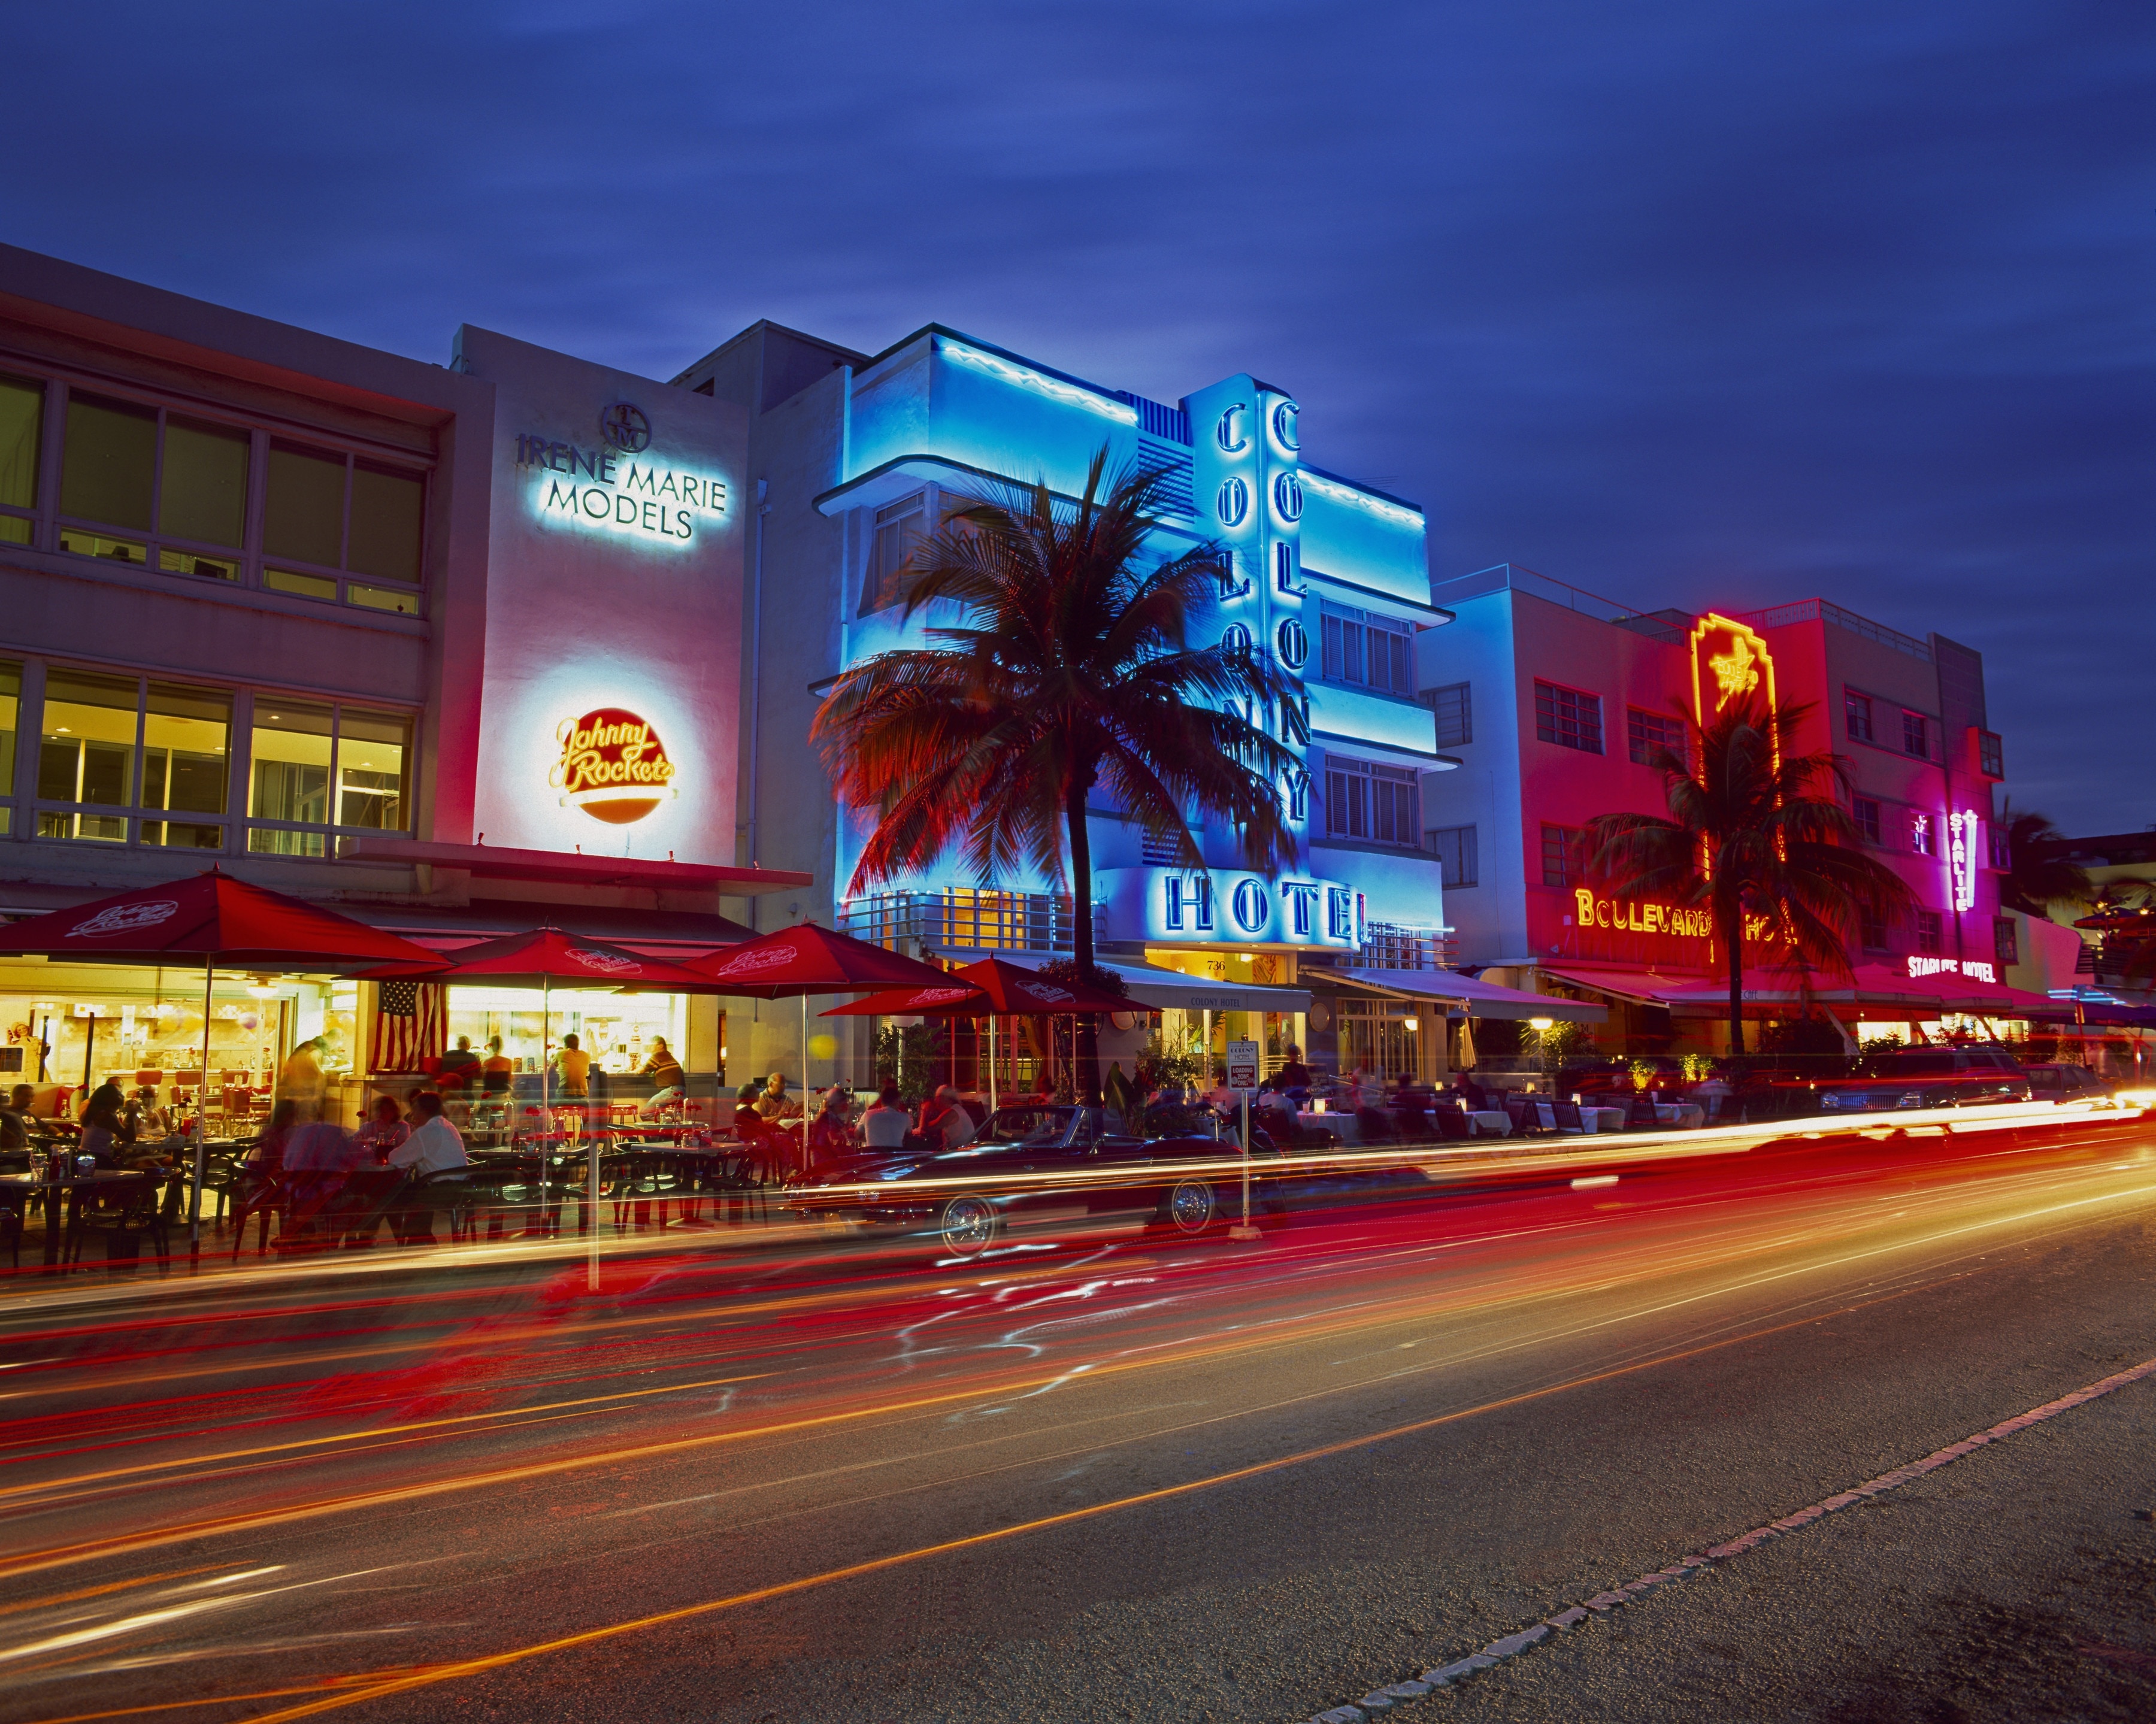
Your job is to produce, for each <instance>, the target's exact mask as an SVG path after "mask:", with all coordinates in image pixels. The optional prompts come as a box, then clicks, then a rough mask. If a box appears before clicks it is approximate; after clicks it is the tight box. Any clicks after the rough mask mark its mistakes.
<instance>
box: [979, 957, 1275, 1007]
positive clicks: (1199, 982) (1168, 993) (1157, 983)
mask: <svg viewBox="0 0 2156 1724" xmlns="http://www.w3.org/2000/svg"><path fill="white" fill-rule="evenodd" d="M936 956H937V957H944V958H956V957H962V958H965V959H967V960H968V961H969V962H970V961H971V960H973V959H975V958H983V957H999V958H1002V959H1004V961H1005V962H1008V963H1014V964H1017V965H1018V966H1019V967H1021V968H1024V969H1028V970H1037V969H1039V967H1041V965H1043V964H1045V963H1047V962H1050V960H1051V959H1054V958H1061V959H1063V960H1065V962H1068V961H1069V959H1070V953H1069V952H992V951H987V950H978V951H977V950H974V949H973V948H972V947H968V948H966V949H965V950H964V951H960V950H958V949H957V948H956V947H937V948H936ZM1098 967H1100V968H1101V969H1102V970H1105V971H1106V972H1108V973H1109V974H1110V975H1113V976H1120V977H1122V979H1123V983H1124V985H1125V986H1126V987H1127V988H1129V989H1130V997H1131V998H1132V1001H1133V1002H1134V1003H1137V1004H1138V1005H1142V1006H1150V1007H1152V1008H1153V1009H1154V1010H1155V1011H1157V1012H1307V1011H1308V1010H1309V1009H1310V990H1309V989H1308V988H1266V987H1263V986H1260V984H1258V983H1253V982H1224V981H1222V980H1220V979H1219V977H1214V976H1185V975H1183V973H1182V972H1180V971H1177V970H1163V969H1162V968H1160V967H1158V965H1155V964H1123V963H1108V962H1100V963H1099V966H1098Z"/></svg>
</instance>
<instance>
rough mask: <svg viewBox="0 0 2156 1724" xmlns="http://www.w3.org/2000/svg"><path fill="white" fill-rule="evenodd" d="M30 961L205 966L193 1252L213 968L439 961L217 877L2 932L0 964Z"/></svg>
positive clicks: (359, 925)
mask: <svg viewBox="0 0 2156 1724" xmlns="http://www.w3.org/2000/svg"><path fill="white" fill-rule="evenodd" d="M29 954H39V955H42V956H44V957H54V958H62V959H72V960H73V961H74V962H77V963H102V964H168V963H170V962H172V960H173V959H174V958H179V957H185V958H189V959H196V958H198V959H200V960H201V961H202V966H203V1075H202V1092H203V1093H202V1095H201V1097H200V1100H199V1105H198V1106H197V1107H196V1109H195V1166H194V1191H193V1195H192V1196H191V1198H190V1199H189V1202H188V1213H187V1221H188V1237H189V1243H190V1244H193V1245H194V1246H199V1245H200V1244H201V1243H202V1182H203V1137H204V1135H205V1134H206V1133H207V1131H208V1117H209V1025H210V1012H211V1009H212V1000H211V988H212V987H213V983H214V981H215V978H216V974H217V967H218V965H219V964H223V966H224V967H226V968H227V969H280V970H285V969H310V970H352V969H357V968H359V967H362V966H368V965H376V964H382V963H395V964H399V965H413V966H421V967H434V966H435V965H437V964H438V963H439V959H438V958H437V957H435V955H434V953H433V952H429V951H428V950H427V948H426V947H423V946H415V945H413V943H412V942H410V941H409V940H402V939H399V938H398V936H396V935H394V934H385V933H384V932H382V930H381V929H379V928H370V927H368V926H367V924H366V923H364V922H357V921H352V918H351V917H349V916H339V915H337V914H336V912H335V911H329V910H324V909H322V908H321V906H319V905H314V904H309V903H305V902H304V901H303V900H300V899H298V898H288V897H286V896H285V895H284V894H283V893H282V892H272V891H269V890H266V889H265V888H264V887H261V886H255V885H249V884H248V883H247V882H246V881H245V880H235V879H234V878H233V876H232V875H228V874H225V873H223V872H222V871H221V870H218V869H215V868H213V869H211V870H209V871H208V873H206V874H198V875H195V876H194V877H193V879H192V880H173V881H171V882H169V883H168V884H167V885H157V886H140V887H137V888H136V890H133V891H131V892H120V893H116V894H115V895H113V896H111V897H110V898H100V899H98V900H96V901H95V902H94V903H90V904H79V905H77V906H75V907H74V909H72V910H56V911H52V912H50V913H49V914H48V915H45V916H32V917H30V918H28V920H27V921H19V922H15V923H13V924H11V925H10V926H8V927H6V928H5V929H0V955H6V956H9V957H17V956H26V955H29Z"/></svg>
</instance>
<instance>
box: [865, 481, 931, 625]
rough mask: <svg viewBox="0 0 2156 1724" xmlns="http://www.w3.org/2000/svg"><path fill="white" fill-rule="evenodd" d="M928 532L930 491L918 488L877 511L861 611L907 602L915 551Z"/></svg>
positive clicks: (871, 535)
mask: <svg viewBox="0 0 2156 1724" xmlns="http://www.w3.org/2000/svg"><path fill="white" fill-rule="evenodd" d="M927 531H928V493H927V491H926V490H918V491H916V492H915V493H914V494H913V495H911V496H910V497H901V498H900V499H899V500H898V501H896V503H890V504H886V505H885V506H884V507H882V508H880V509H879V510H877V511H876V512H875V525H874V526H873V528H872V530H871V532H870V539H869V566H868V569H867V572H866V575H865V578H864V579H863V581H862V582H861V614H862V615H863V616H865V617H866V616H870V615H873V614H874V613H875V612H877V611H880V610H888V609H889V608H891V606H893V605H896V604H902V603H905V602H906V577H907V576H908V575H909V574H910V573H911V572H912V562H913V553H914V552H915V551H916V550H917V549H918V548H919V547H920V545H921V540H922V539H923V538H924V537H926V536H927Z"/></svg>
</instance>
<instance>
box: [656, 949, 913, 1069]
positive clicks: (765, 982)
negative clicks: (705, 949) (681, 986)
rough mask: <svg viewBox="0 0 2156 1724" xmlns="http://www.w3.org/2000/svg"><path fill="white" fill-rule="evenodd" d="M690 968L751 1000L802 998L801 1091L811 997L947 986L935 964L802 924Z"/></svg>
mask: <svg viewBox="0 0 2156 1724" xmlns="http://www.w3.org/2000/svg"><path fill="white" fill-rule="evenodd" d="M686 967H687V968H689V969H691V970H694V971H696V972H697V973H698V974H699V975H701V976H702V977H706V979H707V980H709V981H712V982H716V983H721V984H723V989H722V991H723V992H725V993H733V994H741V995H743V996H745V997H747V998H751V999H762V1000H778V999H794V998H798V999H799V1000H800V1002H801V1087H802V1088H803V1090H807V1088H808V996H809V995H810V994H812V993H865V992H867V991H868V990H869V989H870V988H935V987H940V986H944V985H947V983H946V978H945V976H944V972H942V971H941V970H939V969H937V967H935V966H934V965H933V964H924V963H923V962H921V960H920V959H918V958H912V957H906V956H905V955H904V954H903V953H902V952H893V951H891V950H890V949H889V948H888V947H882V946H871V945H870V944H869V943H868V942H866V941H865V940H853V939H849V938H848V937H847V936H845V935H844V934H839V933H834V932H833V931H831V930H830V929H829V928H824V927H819V926H817V925H816V924H815V923H814V922H802V923H799V924H798V925H797V926H793V927H790V928H781V929H779V930H778V931H777V932H776V933H772V934H765V935H762V936H759V937H757V939H754V940H744V941H743V942H742V943H741V944H740V945H738V946H728V947H723V948H722V949H721V950H720V951H717V952H712V953H711V955H710V956H709V957H698V958H690V960H689V961H688V962H687V965H686Z"/></svg>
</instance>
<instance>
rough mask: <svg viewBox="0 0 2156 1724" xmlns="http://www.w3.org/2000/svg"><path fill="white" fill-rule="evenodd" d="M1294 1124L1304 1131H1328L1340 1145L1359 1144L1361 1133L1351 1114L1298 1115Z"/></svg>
mask: <svg viewBox="0 0 2156 1724" xmlns="http://www.w3.org/2000/svg"><path fill="white" fill-rule="evenodd" d="M1295 1122H1296V1125H1298V1126H1301V1128H1302V1129H1303V1130H1304V1131H1330V1132H1331V1133H1332V1135H1333V1136H1334V1137H1337V1138H1338V1139H1339V1140H1340V1141H1341V1142H1342V1143H1360V1142H1362V1141H1363V1137H1362V1133H1361V1131H1359V1130H1358V1127H1357V1126H1356V1124H1355V1116H1354V1115H1353V1114H1352V1113H1344V1112H1343V1113H1330V1112H1327V1113H1299V1114H1297V1115H1296V1116H1295Z"/></svg>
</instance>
